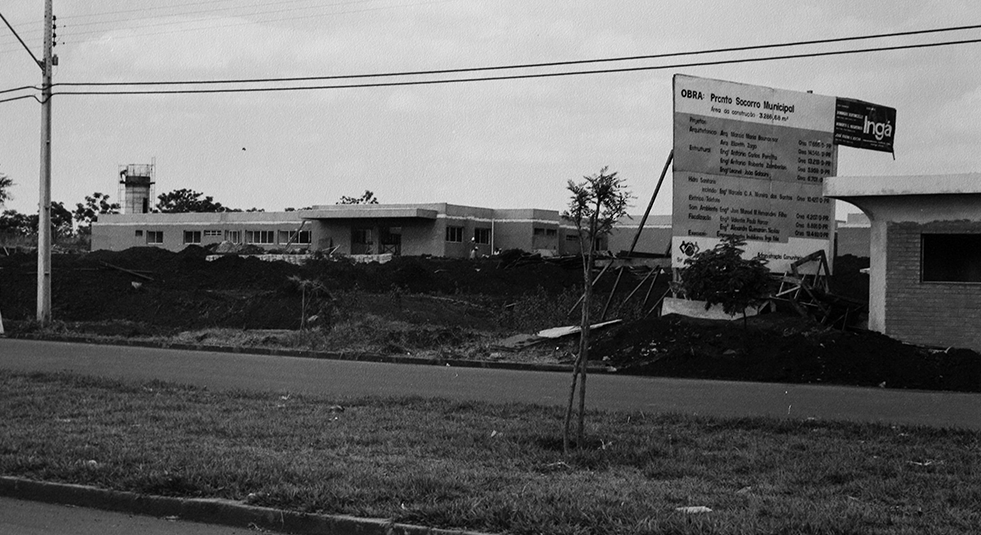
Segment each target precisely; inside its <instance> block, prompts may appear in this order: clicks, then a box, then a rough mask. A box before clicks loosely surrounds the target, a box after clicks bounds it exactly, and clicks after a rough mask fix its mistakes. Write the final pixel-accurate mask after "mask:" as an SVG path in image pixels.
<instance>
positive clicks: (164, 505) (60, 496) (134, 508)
mask: <svg viewBox="0 0 981 535" xmlns="http://www.w3.org/2000/svg"><path fill="white" fill-rule="evenodd" d="M0 496H4V497H7V498H15V499H19V500H30V501H37V502H44V503H53V504H60V505H71V506H77V507H87V508H90V509H102V510H106V511H115V512H121V513H128V514H135V515H143V516H153V517H159V518H177V519H178V520H183V521H190V522H201V523H205V524H220V525H225V526H230V527H237V528H243V529H249V528H250V527H252V526H254V527H259V528H262V529H269V530H275V531H279V532H289V533H299V534H310V535H313V534H322V535H328V534H329V535H346V534H358V535H483V534H481V533H480V532H475V531H462V530H449V529H436V528H427V527H424V526H414V525H411V524H398V523H394V522H390V521H388V520H383V519H375V518H357V517H353V516H347V515H318V514H311V513H298V512H294V511H285V510H280V509H272V508H269V507H255V506H251V505H245V504H242V503H240V502H234V501H230V500H218V499H199V498H173V497H166V496H151V495H146V494H137V493H135V492H125V491H117V490H106V489H100V488H96V487H89V486H85V485H74V484H68V483H50V482H44V481H34V480H30V479H24V478H19V477H9V476H0Z"/></svg>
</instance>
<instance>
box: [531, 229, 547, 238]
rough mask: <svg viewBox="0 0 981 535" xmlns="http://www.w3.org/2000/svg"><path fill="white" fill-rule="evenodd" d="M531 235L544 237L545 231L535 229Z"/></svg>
mask: <svg viewBox="0 0 981 535" xmlns="http://www.w3.org/2000/svg"><path fill="white" fill-rule="evenodd" d="M532 234H534V235H535V236H544V235H545V229H543V228H538V227H535V229H534V230H533V231H532Z"/></svg>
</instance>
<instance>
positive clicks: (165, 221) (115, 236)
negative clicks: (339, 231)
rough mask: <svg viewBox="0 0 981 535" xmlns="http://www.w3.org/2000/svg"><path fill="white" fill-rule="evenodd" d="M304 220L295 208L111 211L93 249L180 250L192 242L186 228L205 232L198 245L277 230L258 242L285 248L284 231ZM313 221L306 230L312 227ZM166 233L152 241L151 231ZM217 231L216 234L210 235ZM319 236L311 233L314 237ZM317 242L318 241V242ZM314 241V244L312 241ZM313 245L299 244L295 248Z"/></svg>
mask: <svg viewBox="0 0 981 535" xmlns="http://www.w3.org/2000/svg"><path fill="white" fill-rule="evenodd" d="M301 223H302V220H301V219H300V217H299V216H298V215H296V214H294V213H293V212H221V213H185V214H107V215H100V216H99V221H97V222H95V223H93V224H92V250H94V251H95V250H100V249H107V250H113V251H119V250H123V249H128V248H130V247H148V246H149V247H161V248H164V249H168V250H171V251H180V250H182V249H184V248H185V247H187V246H188V243H185V241H184V232H185V231H192V232H201V241H200V243H198V244H197V245H201V246H205V245H209V244H214V243H220V242H222V241H223V240H225V239H226V237H227V234H226V233H227V232H229V231H231V232H240V236H241V242H242V243H245V242H246V232H247V231H270V232H273V243H269V244H256V245H258V246H259V247H262V248H264V249H281V248H283V247H284V246H285V245H286V241H285V240H280V236H279V233H280V231H284V232H293V231H295V230H297V229H298V228H299V227H300V224H301ZM310 229H311V227H310V224H309V223H308V224H307V225H306V226H304V230H310ZM156 232H159V233H162V237H163V241H162V242H161V243H151V242H150V240H149V239H148V238H149V237H150V235H151V233H156ZM208 234H214V235H208ZM315 239H316V238H315V237H313V236H311V241H312V240H315ZM314 243H315V242H314ZM311 245H312V244H311ZM311 245H307V244H295V245H294V246H293V247H295V248H306V247H310V246H311Z"/></svg>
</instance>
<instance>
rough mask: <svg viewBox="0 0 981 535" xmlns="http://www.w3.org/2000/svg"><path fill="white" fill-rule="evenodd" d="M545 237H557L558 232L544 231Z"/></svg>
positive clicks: (552, 229) (554, 230)
mask: <svg viewBox="0 0 981 535" xmlns="http://www.w3.org/2000/svg"><path fill="white" fill-rule="evenodd" d="M545 235H546V236H548V237H550V238H554V237H556V236H558V235H559V231H558V230H556V229H554V228H547V229H545Z"/></svg>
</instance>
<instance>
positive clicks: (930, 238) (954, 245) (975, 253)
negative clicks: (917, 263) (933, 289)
mask: <svg viewBox="0 0 981 535" xmlns="http://www.w3.org/2000/svg"><path fill="white" fill-rule="evenodd" d="M921 243H922V248H921V249H920V250H921V251H922V255H923V257H922V259H921V266H922V270H921V274H922V280H923V282H981V234H923V235H922V237H921Z"/></svg>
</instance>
